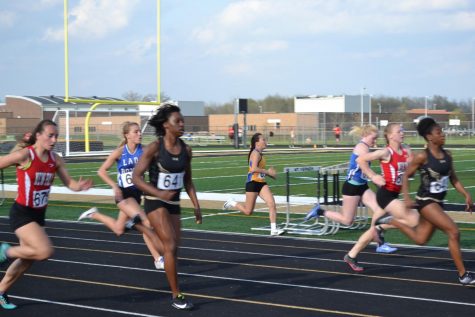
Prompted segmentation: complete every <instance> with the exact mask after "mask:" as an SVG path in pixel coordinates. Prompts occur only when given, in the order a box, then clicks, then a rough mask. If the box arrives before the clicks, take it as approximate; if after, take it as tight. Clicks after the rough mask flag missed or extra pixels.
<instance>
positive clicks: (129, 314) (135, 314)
mask: <svg viewBox="0 0 475 317" xmlns="http://www.w3.org/2000/svg"><path fill="white" fill-rule="evenodd" d="M8 296H9V297H10V298H16V299H23V300H27V301H33V302H40V303H48V304H54V305H61V306H69V307H75V308H83V309H89V310H98V311H104V312H110V313H117V314H122V315H127V316H141V317H163V316H159V315H148V314H141V313H135V312H131V311H125V310H116V309H108V308H102V307H96V306H88V305H78V304H71V303H66V302H58V301H53V300H48V299H40V298H33V297H23V296H16V295H10V294H8Z"/></svg>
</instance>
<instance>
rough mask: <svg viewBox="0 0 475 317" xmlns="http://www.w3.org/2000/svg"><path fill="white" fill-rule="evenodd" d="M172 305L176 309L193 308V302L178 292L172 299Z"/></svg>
mask: <svg viewBox="0 0 475 317" xmlns="http://www.w3.org/2000/svg"><path fill="white" fill-rule="evenodd" d="M172 307H174V308H176V309H183V310H190V309H192V308H193V304H192V303H191V302H190V301H189V300H187V299H186V298H185V295H183V294H181V293H180V294H178V295H177V297H175V298H174V299H173V300H172Z"/></svg>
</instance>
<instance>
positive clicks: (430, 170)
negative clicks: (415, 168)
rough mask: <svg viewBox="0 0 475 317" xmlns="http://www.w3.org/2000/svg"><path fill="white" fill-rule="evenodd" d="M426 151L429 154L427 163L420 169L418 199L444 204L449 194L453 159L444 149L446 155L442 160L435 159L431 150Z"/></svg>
mask: <svg viewBox="0 0 475 317" xmlns="http://www.w3.org/2000/svg"><path fill="white" fill-rule="evenodd" d="M425 151H426V153H427V163H426V164H424V165H422V167H421V168H420V169H419V172H420V174H421V184H420V186H419V190H418V191H417V195H416V199H420V200H427V199H430V200H434V201H440V202H442V200H443V199H444V197H445V195H446V194H447V189H448V185H449V176H450V172H451V168H452V158H451V157H450V155H448V154H447V152H446V151H445V150H444V149H442V153H443V154H444V156H443V158H442V159H437V158H435V157H434V156H433V155H432V153H431V152H430V150H429V149H426V150H425Z"/></svg>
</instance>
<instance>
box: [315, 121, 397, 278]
mask: <svg viewBox="0 0 475 317" xmlns="http://www.w3.org/2000/svg"><path fill="white" fill-rule="evenodd" d="M350 135H356V136H359V137H361V139H360V142H358V144H356V146H355V147H354V148H353V152H352V153H351V156H350V162H349V167H348V174H347V177H346V181H345V183H344V184H343V187H342V196H343V203H342V208H341V212H337V211H331V210H323V209H322V208H320V207H319V206H318V205H317V206H316V207H315V208H314V209H312V211H311V212H310V213H309V214H308V215H307V217H306V219H310V218H312V217H315V216H320V215H324V216H325V217H327V218H329V219H332V220H333V221H336V222H339V223H341V224H344V225H347V226H349V225H351V224H352V223H353V221H354V219H355V215H356V211H357V210H358V205H359V204H360V202H362V203H363V204H364V205H365V206H366V207H368V208H370V209H371V210H372V211H373V215H376V217H374V216H373V219H377V218H378V217H379V216H382V215H383V214H384V211H383V210H382V209H381V208H380V207H379V206H378V203H377V202H376V195H375V193H374V192H373V191H372V190H371V189H370V188H369V187H368V178H367V177H366V175H364V173H363V172H362V171H361V168H360V166H359V165H358V163H357V162H356V160H357V159H358V157H360V156H361V155H364V154H366V153H369V151H370V148H372V147H374V146H375V144H376V140H377V138H378V128H377V127H376V126H374V125H371V124H368V125H365V126H362V127H358V126H357V127H354V128H353V129H352V130H351V132H350ZM384 229H386V226H385V225H382V226H381V227H380V228H378V230H379V232H380V241H379V242H378V246H377V248H376V251H377V252H381V253H392V252H395V251H396V250H397V249H396V248H393V247H391V246H389V245H388V244H386V243H384V238H383V230H384ZM373 233H374V222H372V226H371V228H370V229H369V230H368V231H367V232H365V233H363V234H362V235H361V237H360V238H359V240H358V242H357V243H356V244H355V246H354V247H353V249H352V250H351V251H350V252H349V253H348V254H347V255H345V257H344V260H345V262H346V263H348V265H349V266H350V267H351V269H352V270H354V271H357V272H361V271H363V267H361V266H359V265H358V264H357V261H356V255H357V254H358V253H359V251H360V250H362V249H364V248H365V247H366V246H367V245H368V244H369V243H370V242H371V241H372V240H373ZM351 255H353V256H351Z"/></svg>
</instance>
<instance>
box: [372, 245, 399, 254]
mask: <svg viewBox="0 0 475 317" xmlns="http://www.w3.org/2000/svg"><path fill="white" fill-rule="evenodd" d="M396 251H397V248H393V247H392V246H390V245H389V244H387V243H384V244H381V245H379V246H378V247H377V248H376V252H377V253H394V252H396Z"/></svg>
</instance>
